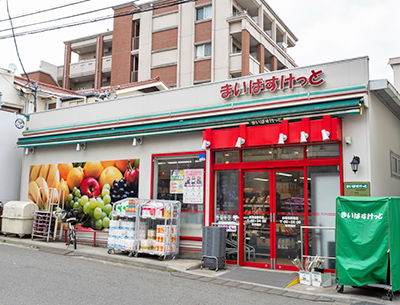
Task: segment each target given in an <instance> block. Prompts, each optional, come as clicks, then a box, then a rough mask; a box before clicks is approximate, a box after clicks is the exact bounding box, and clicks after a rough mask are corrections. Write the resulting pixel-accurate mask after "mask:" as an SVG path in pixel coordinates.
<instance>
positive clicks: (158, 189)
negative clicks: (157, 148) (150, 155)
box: [153, 153, 205, 237]
mask: <svg viewBox="0 0 400 305" xmlns="http://www.w3.org/2000/svg"><path fill="white" fill-rule="evenodd" d="M204 168H205V154H198V153H197V154H189V155H173V156H160V157H154V190H153V198H157V199H165V200H179V201H180V202H181V203H182V206H181V232H180V235H181V236H188V237H201V236H202V229H203V224H204V178H205V176H204Z"/></svg>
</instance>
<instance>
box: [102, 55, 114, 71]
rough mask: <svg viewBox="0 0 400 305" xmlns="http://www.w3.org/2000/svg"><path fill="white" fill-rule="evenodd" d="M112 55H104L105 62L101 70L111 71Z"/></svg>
mask: <svg viewBox="0 0 400 305" xmlns="http://www.w3.org/2000/svg"><path fill="white" fill-rule="evenodd" d="M111 62H112V61H111V55H109V56H104V57H103V63H102V68H101V71H102V72H103V73H104V72H111Z"/></svg>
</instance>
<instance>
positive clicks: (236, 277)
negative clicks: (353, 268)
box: [0, 235, 400, 305]
mask: <svg viewBox="0 0 400 305" xmlns="http://www.w3.org/2000/svg"><path fill="white" fill-rule="evenodd" d="M0 242H2V243H5V244H9V245H19V246H25V247H30V248H33V249H37V250H38V251H44V252H48V253H53V254H57V255H74V256H82V257H86V258H92V259H99V260H106V261H109V262H113V263H120V264H127V265H131V266H136V267H141V268H150V269H157V270H161V271H169V272H170V273H171V275H172V276H179V277H183V278H186V279H188V280H198V281H204V282H210V283H214V284H219V285H225V286H230V287H236V288H239V289H247V290H254V291H258V292H264V293H268V294H279V295H283V296H286V297H290V298H298V299H303V300H309V301H316V302H323V303H333V302H337V303H343V304H393V305H395V304H400V295H396V294H395V296H394V298H393V301H392V302H390V301H389V300H388V299H387V298H386V291H385V290H384V289H378V288H352V287H350V286H345V288H344V293H342V294H340V293H338V292H337V291H336V284H332V286H331V287H327V288H318V287H313V286H307V285H303V284H294V285H291V286H289V287H286V286H287V284H289V283H290V282H291V279H293V275H294V273H293V272H291V271H289V272H288V271H279V270H265V269H256V268H246V267H237V266H232V265H227V266H226V269H224V270H218V271H217V272H216V271H214V270H210V269H208V268H203V269H200V265H201V262H200V261H199V260H191V259H179V258H178V259H176V260H163V261H160V260H158V258H157V257H155V256H149V257H129V256H128V255H127V254H126V253H120V252H116V253H112V254H108V249H107V248H103V247H92V246H87V245H82V244H78V249H77V250H74V249H73V247H72V246H70V247H69V248H67V247H66V246H65V244H64V243H63V242H59V241H50V242H48V243H47V242H46V240H45V239H40V238H35V239H33V240H31V238H30V237H25V238H19V237H16V236H4V235H0ZM265 279H274V280H273V281H270V282H267V284H266V281H265ZM285 281H286V282H285Z"/></svg>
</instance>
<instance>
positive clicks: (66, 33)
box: [0, 0, 400, 82]
mask: <svg viewBox="0 0 400 305" xmlns="http://www.w3.org/2000/svg"><path fill="white" fill-rule="evenodd" d="M77 1H79V0H58V1H48V0H35V1H32V0H9V10H10V14H11V17H14V16H18V15H21V14H25V13H31V12H36V11H39V10H41V9H47V8H51V7H55V6H59V5H63V4H67V3H71V2H77ZM125 2H129V1H127V0H113V1H109V0H91V1H87V2H84V3H81V4H78V5H74V6H70V7H67V8H63V9H60V10H53V11H51V12H49V13H43V14H37V15H33V16H31V17H24V18H18V19H15V20H14V21H13V22H14V27H16V26H20V25H23V24H26V23H32V22H38V21H43V20H48V19H54V18H60V17H63V16H67V15H72V14H76V13H79V12H83V11H89V10H94V9H98V8H103V7H109V6H111V5H117V4H122V3H125ZM267 3H268V4H269V5H270V6H271V7H272V9H273V10H275V12H276V13H277V14H278V16H279V17H280V18H281V19H282V20H283V21H284V23H285V24H286V25H287V26H288V27H289V29H290V30H291V31H292V32H293V33H294V35H295V36H296V37H297V38H298V42H297V45H296V46H295V47H294V48H291V49H289V55H290V56H291V57H292V58H293V59H294V60H295V61H296V63H297V64H298V65H299V66H307V65H311V64H319V63H326V62H330V61H336V60H342V59H348V58H354V57H359V56H369V59H370V79H380V78H387V79H389V81H391V82H392V80H393V77H392V69H391V68H390V66H389V65H387V62H388V60H389V58H392V57H398V56H400V39H399V38H398V33H400V22H399V19H398V18H399V17H398V16H399V12H400V1H399V0H380V1H377V0H362V1H361V0H356V1H349V0H324V1H321V0H304V1H299V0H267ZM112 13H113V11H112V10H111V9H109V10H105V11H101V12H97V13H96V14H94V15H90V16H81V17H78V18H77V19H67V20H62V21H59V23H58V24H65V23H71V22H74V21H77V20H86V19H92V18H95V17H100V16H106V15H107V14H112ZM7 18H8V15H7V7H6V0H0V37H1V36H4V35H7V34H10V31H4V32H3V31H2V30H4V29H8V28H10V23H9V21H1V20H3V19H7ZM112 24H113V21H112V19H110V20H109V21H104V22H96V23H92V24H89V25H81V26H76V27H70V28H66V29H60V30H54V31H50V32H44V33H40V34H33V35H26V36H21V37H17V45H18V49H19V53H20V56H21V60H22V63H23V64H24V67H25V70H26V71H27V72H29V71H35V70H38V68H39V63H40V60H44V61H47V62H50V63H52V64H55V65H62V64H63V52H64V44H63V42H64V41H67V40H71V39H75V38H79V37H84V36H87V35H91V34H96V33H101V32H105V31H107V29H110V30H112ZM54 25H55V23H51V24H42V25H38V26H36V27H35V28H43V27H50V26H54ZM32 29H33V28H26V30H32ZM21 30H23V29H20V30H16V32H19V31H21ZM10 63H14V64H16V65H17V67H18V70H17V73H22V69H21V66H20V64H19V60H18V57H17V55H16V50H15V46H14V41H13V39H12V38H7V39H0V67H2V68H7V67H8V65H9V64H10Z"/></svg>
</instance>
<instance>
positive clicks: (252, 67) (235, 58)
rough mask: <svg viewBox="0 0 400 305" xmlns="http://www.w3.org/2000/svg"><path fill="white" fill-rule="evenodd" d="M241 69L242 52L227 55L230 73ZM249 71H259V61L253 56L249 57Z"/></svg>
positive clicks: (251, 72) (253, 72) (252, 72)
mask: <svg viewBox="0 0 400 305" xmlns="http://www.w3.org/2000/svg"><path fill="white" fill-rule="evenodd" d="M241 71H242V53H235V54H231V55H230V57H229V72H230V73H231V74H234V73H237V72H241ZM249 72H250V74H251V75H253V74H259V73H260V63H259V62H258V61H257V60H256V59H255V58H254V57H253V56H250V58H249Z"/></svg>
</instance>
